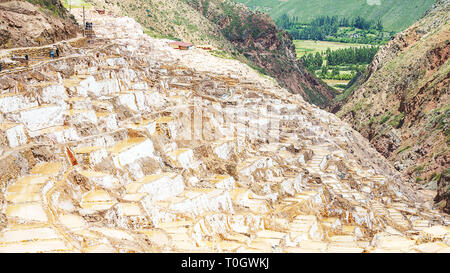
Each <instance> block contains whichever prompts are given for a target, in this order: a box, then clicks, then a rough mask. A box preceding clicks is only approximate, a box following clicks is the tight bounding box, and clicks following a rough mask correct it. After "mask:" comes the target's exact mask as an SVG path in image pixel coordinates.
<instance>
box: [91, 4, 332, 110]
mask: <svg viewBox="0 0 450 273" xmlns="http://www.w3.org/2000/svg"><path fill="white" fill-rule="evenodd" d="M89 2H91V3H93V4H95V5H96V6H97V7H99V8H105V9H107V10H111V11H113V12H114V13H116V14H126V15H128V16H130V17H133V18H135V19H136V20H137V21H138V22H139V23H141V24H142V25H143V26H145V27H146V28H147V33H149V34H151V35H153V36H156V37H158V36H163V37H166V38H179V39H182V40H184V41H188V42H191V43H194V44H197V45H201V44H210V45H212V46H213V47H215V48H216V49H219V50H221V51H223V52H224V53H225V54H224V55H226V57H227V58H234V59H237V60H239V61H242V62H246V63H248V64H250V65H252V67H253V68H255V69H256V70H258V71H259V72H262V73H264V74H267V75H270V76H272V77H274V78H276V79H277V81H278V83H280V84H281V85H282V86H283V87H286V88H287V89H288V90H289V91H291V92H292V93H296V94H301V95H302V96H303V98H305V99H306V100H307V101H308V102H310V103H314V104H316V105H318V106H321V107H326V106H327V105H328V104H329V103H330V101H331V100H332V98H333V97H334V96H335V94H334V92H333V90H331V89H329V88H328V87H327V86H326V84H324V83H322V82H321V81H319V80H318V79H317V78H316V77H315V76H313V75H312V74H311V73H309V72H308V71H306V69H305V68H304V67H303V66H302V64H301V63H299V61H298V60H297V58H296V54H295V48H294V45H293V42H292V39H291V37H290V36H289V34H287V33H286V32H284V31H279V30H278V29H277V27H276V25H275V23H274V22H273V20H272V19H271V18H270V17H269V16H267V15H265V14H261V13H254V12H251V11H249V10H248V9H247V8H246V7H245V6H244V5H240V4H236V3H233V2H231V1H228V0H200V1H192V0H165V1H162V0H136V1H119V0H108V1H106V0H90V1H89Z"/></svg>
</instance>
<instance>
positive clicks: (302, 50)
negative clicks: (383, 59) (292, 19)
mask: <svg viewBox="0 0 450 273" xmlns="http://www.w3.org/2000/svg"><path fill="white" fill-rule="evenodd" d="M294 44H295V51H296V52H297V57H298V58H300V57H302V56H303V55H305V54H309V53H313V54H315V53H316V52H320V53H322V52H325V51H327V49H328V48H330V49H331V50H337V49H341V48H349V47H362V46H370V45H365V44H349V43H339V42H327V41H311V40H294Z"/></svg>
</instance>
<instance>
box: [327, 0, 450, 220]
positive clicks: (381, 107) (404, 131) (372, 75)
mask: <svg viewBox="0 0 450 273" xmlns="http://www.w3.org/2000/svg"><path fill="white" fill-rule="evenodd" d="M449 15H450V1H449V0H441V1H439V2H438V4H436V5H435V6H433V7H432V8H431V9H430V10H429V11H428V12H427V14H426V16H424V17H423V18H422V19H421V20H419V21H418V22H416V23H415V24H414V25H412V26H411V27H409V28H408V29H407V30H405V31H404V32H402V33H399V34H398V35H396V36H395V38H394V39H393V40H392V41H391V42H389V43H388V44H387V45H386V46H384V47H383V48H382V49H381V50H380V51H379V52H378V53H377V55H376V56H375V58H374V60H373V62H372V63H371V64H370V65H369V67H368V68H367V70H366V72H365V73H364V74H363V75H362V76H361V77H360V78H359V79H358V80H357V81H356V83H355V84H354V85H353V86H351V87H350V88H349V89H348V90H346V91H345V94H343V95H342V96H339V97H338V100H339V99H341V100H343V101H344V102H345V103H344V105H343V106H342V108H341V109H340V110H339V112H338V116H339V117H341V118H342V119H344V120H346V121H348V122H350V123H351V124H352V125H353V127H354V128H355V129H357V130H358V131H359V132H361V133H362V134H363V135H364V136H365V137H367V138H368V139H369V140H370V142H371V143H372V144H373V145H374V146H375V147H376V149H377V150H378V151H379V152H380V153H382V154H383V155H384V156H385V157H386V158H388V159H389V160H390V161H391V162H392V164H393V165H394V166H395V167H396V168H397V169H398V170H399V171H401V172H402V173H403V174H404V175H405V176H406V177H408V178H410V179H411V180H413V181H415V182H418V183H420V184H423V185H426V186H427V187H428V188H430V189H436V188H437V187H438V188H439V195H438V197H437V199H436V201H438V202H441V203H440V206H442V207H443V208H444V209H445V210H446V211H447V212H449V211H450V191H449V183H450V180H449V171H450V170H449V167H450V158H449V144H450V131H449V130H450V128H449V121H450V120H449V119H450V98H449V93H450V92H449V90H450V88H449V86H450V80H449V78H450V64H449V61H448V60H449V56H450V53H449V51H450V41H449V37H450V20H449V19H450V17H449ZM347 96H348V97H347ZM341 103H342V102H341ZM339 107H340V106H337V109H335V110H338V109H339ZM446 202H447V203H446Z"/></svg>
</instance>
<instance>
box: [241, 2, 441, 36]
mask: <svg viewBox="0 0 450 273" xmlns="http://www.w3.org/2000/svg"><path fill="white" fill-rule="evenodd" d="M234 1H235V2H238V3H242V4H245V5H246V6H247V7H249V8H250V9H252V10H259V11H262V12H266V13H268V14H269V15H270V16H271V17H272V18H273V19H277V18H279V17H280V16H281V15H282V14H284V13H286V14H288V15H289V16H298V17H299V18H300V20H301V21H302V22H304V23H309V22H311V21H312V20H313V19H315V18H316V17H318V16H334V15H337V16H341V17H348V18H354V17H357V16H358V15H359V16H362V17H364V18H365V19H367V20H373V21H377V20H378V19H381V21H382V23H383V26H384V28H385V29H386V30H389V31H395V32H399V31H401V30H404V29H406V28H407V27H408V26H410V25H411V24H413V23H414V22H415V21H417V20H418V19H419V18H421V17H422V16H423V14H424V13H425V11H426V10H427V9H428V8H430V7H431V5H432V4H433V3H434V2H436V1H435V0H314V1H311V0H282V1H281V0H234Z"/></svg>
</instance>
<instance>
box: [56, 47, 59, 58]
mask: <svg viewBox="0 0 450 273" xmlns="http://www.w3.org/2000/svg"><path fill="white" fill-rule="evenodd" d="M56 57H58V58H59V48H56Z"/></svg>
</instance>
